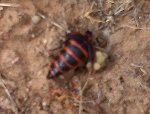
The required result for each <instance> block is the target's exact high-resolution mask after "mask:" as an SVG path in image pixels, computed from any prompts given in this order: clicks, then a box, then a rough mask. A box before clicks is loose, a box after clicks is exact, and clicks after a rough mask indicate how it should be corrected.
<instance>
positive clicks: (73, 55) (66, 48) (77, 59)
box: [64, 46, 81, 62]
mask: <svg viewBox="0 0 150 114" xmlns="http://www.w3.org/2000/svg"><path fill="white" fill-rule="evenodd" d="M64 49H65V50H66V52H67V53H69V54H70V55H71V56H72V57H73V58H74V59H75V60H76V61H77V62H81V59H80V58H78V57H77V56H76V55H75V54H74V53H73V52H72V51H71V50H70V49H69V48H68V47H67V46H65V47H64Z"/></svg>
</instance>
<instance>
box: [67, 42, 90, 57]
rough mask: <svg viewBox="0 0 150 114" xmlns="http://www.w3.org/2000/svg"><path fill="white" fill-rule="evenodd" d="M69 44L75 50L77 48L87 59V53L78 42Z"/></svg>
mask: <svg viewBox="0 0 150 114" xmlns="http://www.w3.org/2000/svg"><path fill="white" fill-rule="evenodd" d="M70 43H71V44H73V45H75V46H76V47H77V48H79V49H80V50H81V51H82V53H83V54H84V55H85V57H88V53H87V51H86V50H85V49H84V48H83V47H82V46H81V45H80V44H79V43H78V42H76V41H75V40H70Z"/></svg>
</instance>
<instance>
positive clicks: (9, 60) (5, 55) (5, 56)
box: [0, 49, 19, 68]
mask: <svg viewBox="0 0 150 114" xmlns="http://www.w3.org/2000/svg"><path fill="white" fill-rule="evenodd" d="M17 61H19V56H18V55H17V53H16V52H15V51H14V50H11V49H6V50H3V51H2V52H1V55H0V63H1V66H2V68H8V67H11V66H12V65H13V64H15V63H16V62H17Z"/></svg>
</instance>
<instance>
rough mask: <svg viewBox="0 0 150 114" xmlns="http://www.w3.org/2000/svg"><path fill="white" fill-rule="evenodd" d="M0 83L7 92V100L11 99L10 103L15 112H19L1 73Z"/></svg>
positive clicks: (17, 113) (16, 113)
mask: <svg viewBox="0 0 150 114" xmlns="http://www.w3.org/2000/svg"><path fill="white" fill-rule="evenodd" d="M0 85H1V86H2V87H3V89H4V90H5V93H6V94H7V96H8V98H9V100H10V101H11V103H12V105H13V107H14V109H15V114H19V112H18V107H17V103H16V102H15V100H14V99H13V97H12V96H11V94H10V92H9V90H8V88H7V87H6V85H5V82H4V80H3V78H2V76H1V74H0Z"/></svg>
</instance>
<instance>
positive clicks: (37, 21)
mask: <svg viewBox="0 0 150 114" xmlns="http://www.w3.org/2000/svg"><path fill="white" fill-rule="evenodd" d="M40 20H41V18H40V17H39V16H37V15H34V16H32V22H33V23H34V24H38V23H39V22H40Z"/></svg>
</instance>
